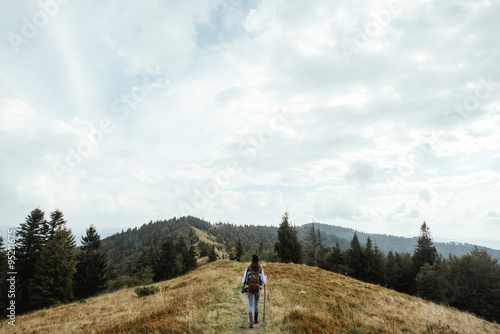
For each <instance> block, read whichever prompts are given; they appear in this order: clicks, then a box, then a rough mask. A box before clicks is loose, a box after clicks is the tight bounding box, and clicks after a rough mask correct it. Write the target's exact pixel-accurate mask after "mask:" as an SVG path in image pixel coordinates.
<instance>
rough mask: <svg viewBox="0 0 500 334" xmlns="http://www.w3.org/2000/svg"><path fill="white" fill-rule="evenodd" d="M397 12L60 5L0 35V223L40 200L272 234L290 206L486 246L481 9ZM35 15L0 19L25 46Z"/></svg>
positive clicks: (492, 162)
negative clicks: (41, 23)
mask: <svg viewBox="0 0 500 334" xmlns="http://www.w3.org/2000/svg"><path fill="white" fill-rule="evenodd" d="M398 3H399V4H400V8H397V10H393V9H394V8H393V9H391V8H389V7H388V4H387V3H384V2H379V1H372V2H369V3H363V4H362V5H361V3H358V2H356V1H355V2H350V3H325V2H307V3H306V2H303V3H299V2H296V3H290V2H286V1H281V0H274V1H267V0H266V1H261V2H243V1H222V0H221V1H218V0H217V1H210V2H206V1H197V2H192V3H178V2H173V1H168V2H162V3H161V4H160V3H157V4H141V3H137V2H132V1H125V2H120V3H117V2H111V3H108V4H101V3H97V2H95V1H91V2H89V3H87V4H86V5H85V6H81V5H80V4H79V3H78V2H71V3H69V4H68V5H66V6H61V8H60V11H59V12H58V14H57V15H55V16H54V17H53V18H51V21H50V22H49V23H48V24H47V25H46V26H45V27H43V28H40V29H39V31H38V33H37V34H36V35H35V36H33V37H32V38H31V37H30V38H29V39H28V40H27V42H26V43H23V44H21V45H19V53H17V54H16V53H15V52H14V51H13V48H12V45H11V44H10V42H9V40H8V39H3V40H2V41H0V64H1V65H0V87H1V88H2V89H1V90H0V158H1V161H2V164H1V165H0V172H1V173H0V175H1V176H0V186H1V189H2V190H1V191H0V196H1V199H2V201H1V203H2V204H0V207H1V208H2V212H5V219H7V220H9V221H12V222H19V221H20V220H22V219H23V217H24V216H25V215H26V214H27V213H28V212H29V211H30V210H32V209H33V208H34V207H37V206H40V207H42V208H43V209H45V210H47V211H49V210H53V209H55V208H56V207H58V208H60V209H61V210H62V211H63V212H65V214H66V215H67V216H68V217H71V221H72V222H74V224H75V225H78V226H79V228H80V230H82V229H83V227H85V226H84V225H87V224H88V220H89V219H92V223H95V224H96V225H97V226H98V228H99V227H100V225H102V226H103V227H102V228H107V227H108V226H119V225H120V224H129V226H130V224H132V225H140V224H142V223H144V222H145V221H144V220H146V219H147V220H148V221H149V220H150V219H153V220H154V219H163V218H168V217H171V216H175V215H177V216H178V215H180V214H183V213H188V214H195V215H199V216H201V217H202V218H206V219H209V220H212V221H232V222H241V223H249V224H250V223H260V224H278V223H279V219H280V217H281V214H282V213H283V211H284V210H285V209H288V210H289V211H290V213H291V217H292V218H293V216H295V217H296V219H297V221H296V222H297V223H299V224H301V223H306V222H309V221H310V220H311V219H313V218H314V219H317V220H320V221H324V222H330V223H339V224H343V225H348V226H352V227H355V228H358V229H362V230H370V231H373V232H381V233H399V234H404V235H409V234H415V233H418V226H419V225H420V223H421V221H422V220H424V219H425V220H426V221H428V222H429V224H430V226H431V229H432V230H433V232H435V233H436V234H437V233H443V234H446V232H447V231H449V230H450V229H453V230H454V231H461V230H463V231H464V232H463V236H464V238H465V237H467V236H468V234H470V235H474V237H478V238H479V237H485V238H486V237H488V236H489V235H491V234H492V233H491V231H489V230H488V228H492V229H493V230H495V229H497V228H498V225H495V224H492V221H494V220H495V219H496V216H495V213H496V212H497V206H498V205H497V203H498V195H496V194H498V193H499V192H498V188H499V187H500V180H499V175H498V170H497V168H496V166H497V165H498V164H497V160H498V156H499V153H498V152H499V151H500V146H499V143H500V138H499V136H500V134H499V131H497V129H498V126H500V114H499V106H500V100H499V99H500V94H499V90H500V87H499V84H498V83H497V81H498V80H499V79H498V78H499V76H498V73H497V72H496V71H497V70H496V69H497V61H496V59H497V57H495V54H496V52H497V51H498V49H499V48H500V41H499V40H498V39H497V38H496V36H495V32H496V31H497V30H498V20H497V18H496V17H495V15H494V13H495V10H494V7H491V6H492V5H488V4H487V3H481V2H475V3H471V2H466V1H459V2H457V3H454V4H448V3H444V2H430V1H427V2H425V1H418V2H417V1H402V2H398ZM39 10H40V7H39V6H38V4H37V3H36V2H34V1H33V2H27V3H23V4H21V3H15V4H14V3H12V4H11V5H10V6H9V8H6V9H5V13H4V17H5V20H2V22H0V27H1V28H2V31H6V32H9V31H10V32H15V33H17V34H22V28H23V26H22V25H23V17H28V18H29V17H32V16H33V14H34V13H35V12H36V11H39ZM381 13H385V14H387V13H389V16H387V15H386V16H385V20H384V17H383V16H381V15H382V14H381ZM381 20H382V21H381ZM377 24H378V25H379V26H380V27H379V28H380V29H379V31H378V33H376V34H375V33H374V30H370V29H375V28H376V25H377ZM346 42H349V43H354V44H356V43H358V44H357V46H356V49H355V50H354V51H355V52H354V53H353V54H352V57H351V59H350V61H348V59H346V57H345V54H343V52H342V48H341V45H343V44H342V43H346ZM359 43H361V44H359ZM145 81H147V83H146V84H145V83H144V82H145ZM278 115H280V117H281V119H279V118H276V117H277V116H278ZM103 121H104V123H102V122H103ZM106 122H107V123H106ZM103 124H104V125H107V126H104V127H103ZM108 130H109V131H108ZM89 143H90V145H92V143H94V145H93V146H91V147H88V145H89ZM85 149H88V150H87V151H86V150H85ZM78 151H80V152H79V155H80V158H81V159H80V160H78V159H77V157H75V156H74V155H71V154H72V152H76V153H78ZM82 152H83V153H85V154H82ZM68 157H69V158H68ZM67 159H70V160H71V159H73V160H71V161H72V162H73V163H72V165H71V166H68V161H67ZM75 159H76V160H75ZM56 163H59V164H61V165H62V166H63V167H64V166H67V167H68V169H63V175H58V173H57V171H55V170H54V164H56ZM228 166H229V167H230V168H229V167H228ZM235 166H236V167H237V168H235ZM214 184H215V185H216V187H218V188H214ZM204 193H207V194H208V195H207V194H204ZM200 194H201V195H200ZM189 210H192V211H189ZM187 211H188V212H187ZM484 231H487V232H484ZM472 232H473V233H472Z"/></svg>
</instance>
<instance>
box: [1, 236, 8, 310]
mask: <svg viewBox="0 0 500 334" xmlns="http://www.w3.org/2000/svg"><path fill="white" fill-rule="evenodd" d="M8 271H9V270H8V257H7V251H6V250H5V247H4V240H3V237H2V236H1V235H0V310H1V312H0V315H2V316H3V317H5V316H6V315H7V311H6V310H7V307H8V306H9V299H8V298H7V295H8V291H9V283H8V282H7V277H6V276H7V274H6V273H7V272H8Z"/></svg>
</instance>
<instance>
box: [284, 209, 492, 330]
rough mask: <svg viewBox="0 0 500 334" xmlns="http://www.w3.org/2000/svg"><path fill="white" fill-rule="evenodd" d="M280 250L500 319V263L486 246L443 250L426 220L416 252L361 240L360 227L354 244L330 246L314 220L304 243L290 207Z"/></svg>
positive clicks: (312, 263) (293, 258)
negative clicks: (386, 248) (388, 248)
mask: <svg viewBox="0 0 500 334" xmlns="http://www.w3.org/2000/svg"><path fill="white" fill-rule="evenodd" d="M275 250H276V252H277V254H278V256H279V259H280V261H281V262H285V263H288V262H293V263H305V264H307V265H310V266H316V267H319V268H322V269H325V270H329V271H333V272H336V273H339V274H343V275H348V276H350V277H353V278H356V279H359V280H362V281H365V282H368V283H373V284H380V285H383V286H385V287H388V288H391V289H394V290H397V291H399V292H403V293H407V294H411V295H415V296H419V297H422V298H424V299H427V300H430V301H433V302H436V303H439V304H444V305H449V306H453V307H456V308H458V309H460V310H464V311H469V312H473V313H475V314H477V315H478V316H480V317H483V318H485V319H488V320H490V321H496V322H498V321H500V265H499V264H498V260H497V259H494V258H492V256H491V255H490V254H488V253H487V252H486V251H485V250H480V249H478V248H477V247H475V248H474V249H473V250H472V251H471V252H470V254H466V255H462V256H452V255H449V257H448V258H444V257H443V256H441V255H440V254H439V253H438V252H437V250H436V247H435V246H434V243H433V241H432V238H431V232H430V229H429V227H428V226H427V224H426V223H425V222H424V223H423V224H422V225H421V227H420V237H419V238H418V239H417V242H416V245H415V249H414V252H413V254H410V253H406V252H403V253H398V252H392V251H389V253H388V254H387V255H385V254H384V252H382V251H380V249H379V248H378V246H377V245H376V244H373V243H372V241H371V239H370V237H368V238H367V241H366V244H365V245H362V244H361V243H360V242H359V239H358V236H357V233H354V236H353V238H352V240H351V243H350V247H349V248H347V249H341V247H340V245H339V243H338V242H337V243H336V245H335V246H334V247H329V246H325V245H324V244H323V241H322V237H321V231H320V230H319V229H317V228H315V226H314V224H312V226H311V227H310V228H309V230H308V231H307V234H306V236H305V237H304V244H303V246H302V245H301V243H300V241H299V239H298V237H297V232H296V229H295V227H293V226H291V225H290V224H289V222H288V213H287V212H285V214H284V215H283V217H282V221H281V224H280V226H279V228H278V240H277V241H276V243H275Z"/></svg>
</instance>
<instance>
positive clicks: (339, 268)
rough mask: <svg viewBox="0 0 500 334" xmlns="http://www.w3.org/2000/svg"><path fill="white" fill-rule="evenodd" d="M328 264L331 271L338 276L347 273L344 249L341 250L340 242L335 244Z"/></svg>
mask: <svg viewBox="0 0 500 334" xmlns="http://www.w3.org/2000/svg"><path fill="white" fill-rule="evenodd" d="M327 262H328V267H329V270H331V271H333V272H335V273H338V274H344V273H345V260H344V255H343V253H342V249H340V244H339V242H338V241H337V242H336V243H335V247H333V249H332V252H331V253H330V256H329V257H328V260H327Z"/></svg>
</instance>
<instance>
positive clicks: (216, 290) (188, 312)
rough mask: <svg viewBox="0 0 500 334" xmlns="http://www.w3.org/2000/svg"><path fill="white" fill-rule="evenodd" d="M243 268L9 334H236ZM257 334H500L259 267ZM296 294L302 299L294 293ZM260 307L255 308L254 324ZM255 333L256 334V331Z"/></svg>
mask: <svg viewBox="0 0 500 334" xmlns="http://www.w3.org/2000/svg"><path fill="white" fill-rule="evenodd" d="M245 266H246V264H243V263H239V262H232V261H224V260H220V261H217V262H214V263H211V264H207V265H203V266H201V267H199V268H198V269H196V270H195V271H193V272H190V273H189V274H187V275H185V276H182V277H178V278H175V279H173V280H169V281H163V282H160V283H157V284H155V285H157V286H159V287H160V292H159V293H158V294H156V295H153V296H149V297H143V298H138V297H137V296H136V295H135V294H134V292H133V289H123V290H119V291H116V292H113V293H109V294H105V295H102V296H98V297H94V298H89V299H87V300H85V301H84V302H80V303H78V302H76V303H71V304H67V305H62V306H59V307H55V308H50V309H45V310H40V311H37V312H32V313H29V314H25V315H22V316H19V317H17V318H16V327H15V328H9V325H8V324H7V322H6V321H2V323H1V327H0V329H1V331H2V332H7V330H9V332H13V333H243V332H244V331H245V330H246V326H247V321H248V316H247V314H246V309H245V304H244V302H243V301H242V298H240V291H239V290H240V285H241V276H242V273H243V270H244V268H245ZM263 267H264V268H265V272H266V274H267V275H268V285H267V287H266V294H267V302H266V316H265V321H262V323H261V324H260V326H259V327H260V328H259V330H260V332H261V333H471V334H472V333H474V334H475V333H500V325H499V324H495V323H490V322H487V321H485V320H482V319H479V318H477V317H475V316H474V315H472V314H469V313H464V312H460V311H458V310H456V309H453V308H448V307H444V306H438V305H435V304H433V303H430V302H427V301H424V300H422V299H419V298H415V297H410V296H408V295H404V294H400V293H398V292H395V291H392V290H388V289H385V288H383V287H380V286H377V285H371V284H367V283H363V282H360V281H357V280H354V279H351V278H348V277H345V276H342V275H338V274H335V273H331V272H327V271H324V270H320V269H318V268H313V267H308V266H305V265H294V264H281V263H265V264H263ZM300 292H302V293H300ZM262 318H263V301H262V302H261V319H262ZM256 332H257V331H256Z"/></svg>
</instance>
